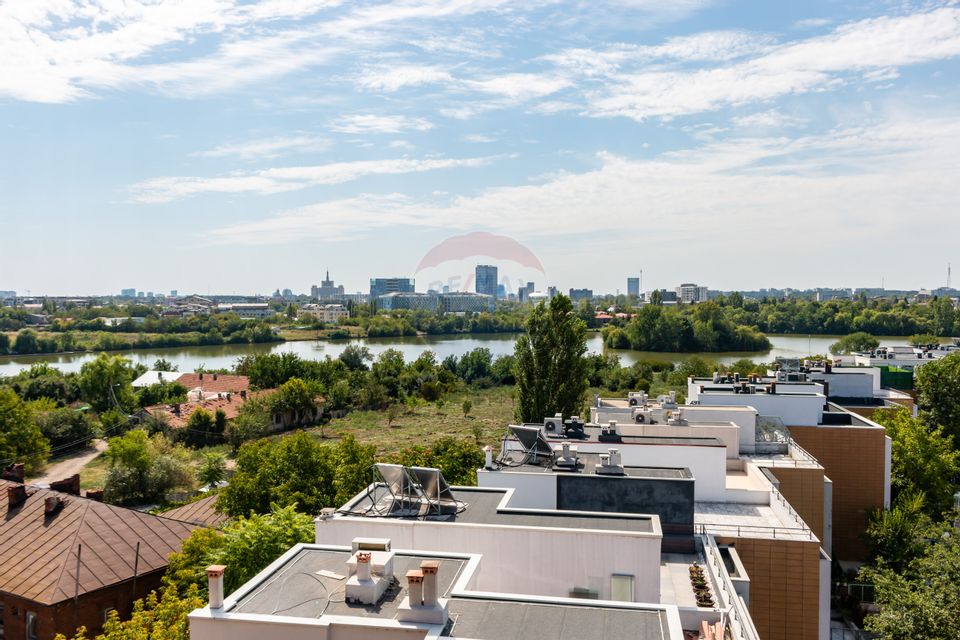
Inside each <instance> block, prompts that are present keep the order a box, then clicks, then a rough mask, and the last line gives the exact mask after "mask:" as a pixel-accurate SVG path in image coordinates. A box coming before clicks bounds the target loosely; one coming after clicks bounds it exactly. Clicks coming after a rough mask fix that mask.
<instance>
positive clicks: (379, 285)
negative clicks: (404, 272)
mask: <svg viewBox="0 0 960 640" xmlns="http://www.w3.org/2000/svg"><path fill="white" fill-rule="evenodd" d="M414 285H415V282H414V280H413V279H412V278H370V297H371V298H377V297H379V296H383V295H386V294H388V293H413V292H414V290H415V286H414Z"/></svg>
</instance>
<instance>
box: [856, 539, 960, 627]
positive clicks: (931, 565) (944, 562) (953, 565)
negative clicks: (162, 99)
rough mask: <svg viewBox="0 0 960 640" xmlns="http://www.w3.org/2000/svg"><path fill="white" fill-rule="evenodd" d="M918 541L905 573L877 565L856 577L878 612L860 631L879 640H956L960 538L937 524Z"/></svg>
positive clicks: (959, 608) (959, 607)
mask: <svg viewBox="0 0 960 640" xmlns="http://www.w3.org/2000/svg"><path fill="white" fill-rule="evenodd" d="M923 538H924V540H925V542H924V544H923V545H922V553H921V555H919V556H918V557H916V558H915V559H913V560H912V561H911V562H909V563H908V564H907V565H906V567H905V568H903V569H898V568H895V567H893V566H891V565H888V564H886V563H883V562H881V563H880V564H879V566H876V567H866V568H864V569H862V570H861V572H860V579H861V580H863V581H866V582H870V583H872V584H873V585H874V586H875V587H876V603H877V605H878V607H879V613H877V614H874V615H869V616H867V618H866V619H865V620H864V626H865V627H866V629H867V631H870V632H872V633H876V634H878V635H879V637H881V638H884V640H916V639H917V638H924V640H954V639H955V638H960V589H958V588H957V585H958V584H960V534H958V532H957V530H956V529H955V528H954V527H953V526H952V525H951V524H949V523H942V524H938V525H934V526H932V527H930V528H929V529H928V530H927V531H926V532H925V533H924V535H923Z"/></svg>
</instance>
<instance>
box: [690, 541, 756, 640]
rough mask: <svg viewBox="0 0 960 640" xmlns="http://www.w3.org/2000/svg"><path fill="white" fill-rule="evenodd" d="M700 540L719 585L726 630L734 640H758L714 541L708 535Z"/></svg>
mask: <svg viewBox="0 0 960 640" xmlns="http://www.w3.org/2000/svg"><path fill="white" fill-rule="evenodd" d="M702 540H703V555H704V557H705V558H706V561H707V564H709V565H710V566H711V567H712V568H713V574H714V576H716V578H717V581H718V582H719V583H720V584H719V587H720V588H719V593H718V594H717V596H718V599H719V598H721V597H722V598H723V601H724V607H725V609H726V611H725V613H726V616H727V628H728V629H729V630H730V633H731V634H732V635H733V638H734V639H735V640H760V634H759V633H757V628H756V627H755V626H753V618H751V617H750V612H749V611H747V607H746V605H744V603H743V601H742V600H741V599H740V595H739V594H738V593H737V590H736V589H735V588H734V586H733V581H731V580H730V574H729V573H727V566H726V564H724V562H723V556H721V555H720V548H719V547H718V546H717V542H716V540H714V539H713V536H710V535H705V536H703V537H702Z"/></svg>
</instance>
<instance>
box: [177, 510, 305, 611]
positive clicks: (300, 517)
mask: <svg viewBox="0 0 960 640" xmlns="http://www.w3.org/2000/svg"><path fill="white" fill-rule="evenodd" d="M314 537H315V533H314V527H313V520H312V519H311V518H310V516H308V515H306V514H303V513H299V512H297V511H296V509H295V508H294V505H290V506H287V507H283V508H281V507H276V506H274V507H273V508H272V509H271V510H270V511H269V512H267V513H265V514H263V515H251V516H249V517H240V518H237V519H236V520H234V521H233V522H230V523H229V524H227V525H226V526H225V527H224V528H223V530H222V531H219V532H217V531H212V530H210V529H196V530H194V532H193V533H191V534H190V537H189V538H187V540H186V541H184V544H183V547H182V548H181V550H180V552H179V553H173V554H171V555H170V558H169V561H168V565H167V573H166V575H165V576H164V583H165V584H167V585H170V586H173V587H176V588H180V589H189V588H194V589H197V590H198V591H199V592H200V593H201V594H202V593H204V592H205V591H206V583H207V579H206V568H207V567H208V566H209V565H211V564H222V565H225V566H226V567H227V570H226V572H225V574H224V581H223V590H224V594H225V595H229V594H230V593H232V592H233V591H235V590H236V589H237V587H239V586H241V585H242V584H244V583H245V582H247V581H248V580H250V579H251V578H253V576H255V575H256V574H257V573H259V572H260V571H261V570H263V569H264V568H265V567H266V566H267V565H269V564H270V563H271V562H273V561H274V560H276V559H277V558H279V557H280V556H281V555H283V554H284V553H286V552H287V551H288V550H289V549H290V547H292V546H294V545H295V544H298V543H309V542H313V541H314Z"/></svg>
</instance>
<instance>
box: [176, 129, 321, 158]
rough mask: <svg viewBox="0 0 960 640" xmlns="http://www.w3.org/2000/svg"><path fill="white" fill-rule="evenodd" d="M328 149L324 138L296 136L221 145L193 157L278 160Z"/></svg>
mask: <svg viewBox="0 0 960 640" xmlns="http://www.w3.org/2000/svg"><path fill="white" fill-rule="evenodd" d="M329 148H330V141H329V140H327V139H325V138H319V137H317V136H309V135H297V136H280V137H275V138H260V139H258V140H248V141H246V142H237V143H231V144H223V145H220V146H217V147H214V148H213V149H209V150H207V151H200V152H198V153H195V154H193V155H196V156H201V157H204V158H230V157H233V158H239V159H241V160H256V159H271V158H278V157H280V156H284V155H289V154H292V153H318V152H322V151H327V150H328V149H329Z"/></svg>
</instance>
